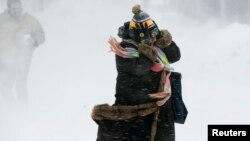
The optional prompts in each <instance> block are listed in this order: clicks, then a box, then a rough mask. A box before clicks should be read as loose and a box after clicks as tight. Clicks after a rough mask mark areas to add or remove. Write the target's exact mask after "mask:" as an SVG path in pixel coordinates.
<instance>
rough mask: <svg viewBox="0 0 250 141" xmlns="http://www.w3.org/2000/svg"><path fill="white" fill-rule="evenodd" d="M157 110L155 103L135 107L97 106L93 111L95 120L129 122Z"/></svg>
mask: <svg viewBox="0 0 250 141" xmlns="http://www.w3.org/2000/svg"><path fill="white" fill-rule="evenodd" d="M156 110H157V105H156V103H155V102H153V103H146V104H140V105H135V106H124V105H122V106H121V105H119V106H110V105H108V104H101V105H96V106H95V107H94V109H93V111H92V119H94V120H128V119H132V118H135V117H138V116H146V115H149V114H152V113H154V112H155V111H156Z"/></svg>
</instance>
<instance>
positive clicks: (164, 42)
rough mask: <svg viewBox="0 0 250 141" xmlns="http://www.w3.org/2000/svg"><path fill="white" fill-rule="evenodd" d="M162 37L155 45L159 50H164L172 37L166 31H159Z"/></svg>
mask: <svg viewBox="0 0 250 141" xmlns="http://www.w3.org/2000/svg"><path fill="white" fill-rule="evenodd" d="M161 35H162V37H161V38H159V39H157V41H156V43H155V45H156V46H157V47H159V48H166V47H168V46H169V45H170V44H171V43H172V35H171V34H170V32H169V31H168V30H166V29H162V30H161Z"/></svg>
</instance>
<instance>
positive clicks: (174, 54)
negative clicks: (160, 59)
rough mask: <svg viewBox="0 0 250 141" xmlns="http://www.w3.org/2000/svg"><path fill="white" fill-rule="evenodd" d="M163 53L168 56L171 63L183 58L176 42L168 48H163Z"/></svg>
mask: <svg viewBox="0 0 250 141" xmlns="http://www.w3.org/2000/svg"><path fill="white" fill-rule="evenodd" d="M163 52H164V53H165V54H166V56H167V58H168V61H169V63H175V62H177V61H179V60H180V58H181V52H180V48H179V47H178V46H177V45H176V43H175V42H174V41H172V43H171V44H170V45H169V46H168V47H166V48H163Z"/></svg>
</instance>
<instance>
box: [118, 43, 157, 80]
mask: <svg viewBox="0 0 250 141" xmlns="http://www.w3.org/2000/svg"><path fill="white" fill-rule="evenodd" d="M122 45H124V44H122ZM152 65H153V62H152V61H151V60H150V59H149V58H147V57H146V56H144V55H143V54H140V57H138V58H123V57H120V56H117V55H116V68H117V70H118V71H119V72H124V73H128V74H131V75H136V76H142V75H144V74H147V73H149V72H150V70H151V67H152Z"/></svg>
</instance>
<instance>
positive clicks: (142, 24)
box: [129, 5, 160, 42]
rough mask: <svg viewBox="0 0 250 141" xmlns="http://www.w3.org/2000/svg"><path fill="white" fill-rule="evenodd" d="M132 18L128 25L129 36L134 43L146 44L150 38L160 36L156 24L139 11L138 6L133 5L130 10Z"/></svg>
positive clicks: (139, 7)
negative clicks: (132, 14)
mask: <svg viewBox="0 0 250 141" xmlns="http://www.w3.org/2000/svg"><path fill="white" fill-rule="evenodd" d="M132 12H133V13H134V16H133V18H132V20H131V21H130V23H129V36H130V38H131V39H133V40H135V41H136V42H142V41H143V42H147V41H149V40H150V38H152V37H156V36H157V35H159V34H160V32H159V29H158V27H157V25H156V23H155V22H154V21H153V20H152V19H151V18H150V16H149V15H148V14H147V13H146V12H144V11H142V10H141V6H140V5H135V6H133V8H132Z"/></svg>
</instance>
